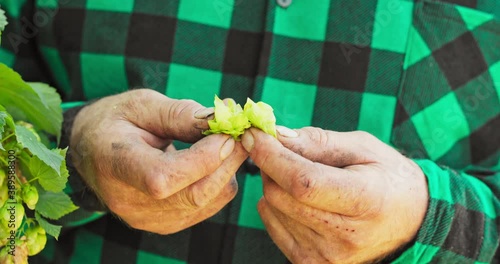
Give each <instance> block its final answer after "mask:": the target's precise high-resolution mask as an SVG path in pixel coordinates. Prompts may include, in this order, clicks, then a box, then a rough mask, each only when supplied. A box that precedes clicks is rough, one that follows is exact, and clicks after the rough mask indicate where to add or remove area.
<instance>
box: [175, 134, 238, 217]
mask: <svg viewBox="0 0 500 264" xmlns="http://www.w3.org/2000/svg"><path fill="white" fill-rule="evenodd" d="M247 157H248V153H247V152H246V151H245V150H244V149H243V146H241V144H240V143H238V144H236V146H235V148H234V151H233V153H232V154H231V156H229V157H228V158H227V159H226V160H224V162H223V163H222V165H221V166H220V167H219V168H217V170H216V171H215V172H214V173H212V174H211V175H209V176H207V177H204V178H202V179H201V180H199V181H197V182H195V183H193V184H192V185H190V186H189V187H187V188H186V189H184V190H182V191H181V192H180V193H179V194H181V195H180V198H181V199H182V201H180V202H179V205H180V206H183V205H184V206H188V207H194V208H197V207H204V206H206V205H207V204H209V203H212V202H213V200H214V199H215V198H216V197H218V196H219V195H220V193H221V192H222V191H223V188H225V186H227V184H228V182H229V181H230V180H232V179H234V178H235V174H236V171H237V170H238V169H239V168H240V166H241V164H243V162H244V161H245V160H246V158H247Z"/></svg>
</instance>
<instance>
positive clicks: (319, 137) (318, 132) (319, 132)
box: [305, 127, 328, 146]
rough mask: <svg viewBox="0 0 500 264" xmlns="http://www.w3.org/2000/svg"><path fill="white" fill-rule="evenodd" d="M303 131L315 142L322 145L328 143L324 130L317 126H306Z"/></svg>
mask: <svg viewBox="0 0 500 264" xmlns="http://www.w3.org/2000/svg"><path fill="white" fill-rule="evenodd" d="M305 131H306V133H307V135H308V136H309V137H310V138H311V139H312V140H313V141H314V142H316V143H317V144H319V145H321V146H323V145H326V144H327V143H328V134H327V132H326V131H325V130H323V129H321V128H317V127H308V128H307V129H305Z"/></svg>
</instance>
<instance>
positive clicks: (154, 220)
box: [123, 178, 238, 235]
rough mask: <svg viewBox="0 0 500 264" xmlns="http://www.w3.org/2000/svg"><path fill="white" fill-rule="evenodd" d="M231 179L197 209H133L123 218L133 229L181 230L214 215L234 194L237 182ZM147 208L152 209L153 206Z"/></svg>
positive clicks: (236, 189)
mask: <svg viewBox="0 0 500 264" xmlns="http://www.w3.org/2000/svg"><path fill="white" fill-rule="evenodd" d="M233 179H234V178H233ZM233 179H232V180H230V181H229V182H228V183H227V184H226V186H225V187H224V188H223V191H222V192H221V193H220V194H219V196H217V197H216V199H214V201H213V202H212V203H209V204H207V206H205V207H202V208H197V209H176V210H171V209H170V210H168V209H164V210H158V211H156V212H154V213H153V214H152V215H151V210H144V211H134V213H132V214H130V215H127V216H126V218H123V220H124V221H125V222H127V223H128V224H129V225H130V226H132V227H133V228H135V229H140V230H145V231H148V232H153V233H157V234H162V235H167V234H173V233H176V232H179V231H182V230H184V229H186V228H189V227H191V226H193V225H195V224H198V223H200V222H202V221H204V220H206V219H207V218H210V217H212V216H214V215H215V214H216V213H218V212H219V211H220V210H222V209H223V208H224V207H225V206H226V205H227V204H228V203H229V202H230V201H231V200H232V199H233V198H234V197H235V196H236V193H237V191H238V184H237V183H236V179H234V180H233ZM167 200H168V199H167ZM158 202H159V201H158ZM163 205H165V204H163ZM149 209H153V210H154V208H149Z"/></svg>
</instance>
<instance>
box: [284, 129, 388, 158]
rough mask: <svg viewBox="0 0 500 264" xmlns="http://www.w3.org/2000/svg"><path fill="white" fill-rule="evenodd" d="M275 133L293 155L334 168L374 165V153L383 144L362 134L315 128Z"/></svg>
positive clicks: (375, 154) (375, 156) (376, 154)
mask: <svg viewBox="0 0 500 264" xmlns="http://www.w3.org/2000/svg"><path fill="white" fill-rule="evenodd" d="M277 131H278V134H279V137H278V139H279V140H280V142H281V143H282V144H283V145H284V146H285V147H287V148H289V149H291V150H292V151H293V152H295V153H298V154H300V155H301V156H303V157H306V158H308V159H310V160H312V161H315V162H321V163H323V164H326V165H330V166H335V167H345V166H349V165H354V164H366V163H371V162H375V161H376V160H377V158H378V157H379V156H380V155H379V152H380V151H378V150H379V149H380V148H381V147H382V145H384V144H382V143H381V142H380V141H378V140H377V139H376V138H375V137H373V136H371V135H370V134H368V133H366V132H362V131H355V132H334V131H329V130H323V129H320V128H316V127H305V128H302V129H296V130H290V129H288V128H286V127H278V128H277ZM291 131H292V132H291ZM384 149H385V148H384Z"/></svg>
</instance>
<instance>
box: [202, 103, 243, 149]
mask: <svg viewBox="0 0 500 264" xmlns="http://www.w3.org/2000/svg"><path fill="white" fill-rule="evenodd" d="M214 105H215V116H214V119H213V120H210V121H208V126H209V127H210V129H209V130H207V131H205V132H203V134H205V135H210V134H220V133H224V134H228V135H231V136H232V137H233V138H234V139H236V140H237V139H238V138H239V136H240V135H242V134H243V133H244V132H245V129H247V128H249V127H250V126H251V125H250V122H249V121H248V118H247V117H246V116H245V114H244V112H243V109H242V108H241V105H239V104H235V103H234V102H233V101H229V102H228V104H227V106H226V105H225V104H224V102H223V101H222V100H221V99H219V97H217V96H215V100H214Z"/></svg>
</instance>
